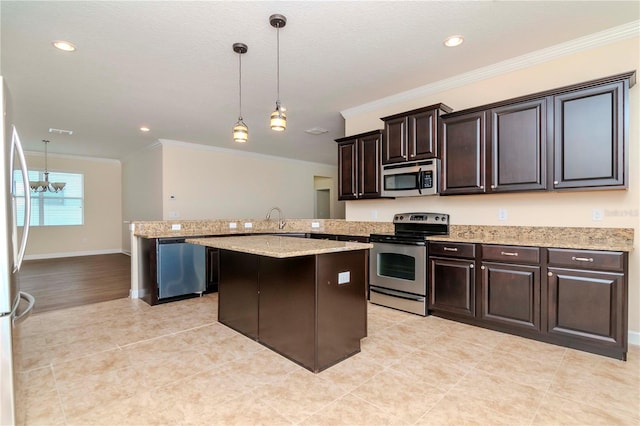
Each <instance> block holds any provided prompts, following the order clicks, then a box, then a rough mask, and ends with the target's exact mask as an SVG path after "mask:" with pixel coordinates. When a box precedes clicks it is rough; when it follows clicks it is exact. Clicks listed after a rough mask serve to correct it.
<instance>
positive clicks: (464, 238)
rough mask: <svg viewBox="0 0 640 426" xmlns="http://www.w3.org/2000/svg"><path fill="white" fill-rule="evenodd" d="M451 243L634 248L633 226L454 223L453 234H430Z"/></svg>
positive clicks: (614, 249) (429, 238) (610, 248)
mask: <svg viewBox="0 0 640 426" xmlns="http://www.w3.org/2000/svg"><path fill="white" fill-rule="evenodd" d="M427 239H428V240H429V241H443V242H450V243H455V242H458V243H481V244H504V245H512V246H530V247H554V248H574V249H583V250H608V251H627V252H630V251H633V229H632V228H582V227H551V226H482V225H451V227H450V229H449V235H435V236H431V237H427Z"/></svg>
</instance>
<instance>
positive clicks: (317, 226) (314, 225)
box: [311, 222, 320, 228]
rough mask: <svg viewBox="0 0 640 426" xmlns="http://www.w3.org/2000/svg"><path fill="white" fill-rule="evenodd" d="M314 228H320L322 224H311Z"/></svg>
mask: <svg viewBox="0 0 640 426" xmlns="http://www.w3.org/2000/svg"><path fill="white" fill-rule="evenodd" d="M311 227H312V228H320V222H311Z"/></svg>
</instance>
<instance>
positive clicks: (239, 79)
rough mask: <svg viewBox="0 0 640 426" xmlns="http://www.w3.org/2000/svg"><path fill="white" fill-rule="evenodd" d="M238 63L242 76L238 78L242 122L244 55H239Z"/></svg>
mask: <svg viewBox="0 0 640 426" xmlns="http://www.w3.org/2000/svg"><path fill="white" fill-rule="evenodd" d="M238 63H239V68H240V75H239V77H238V87H239V92H240V102H239V103H240V111H239V112H240V121H242V54H239V55H238Z"/></svg>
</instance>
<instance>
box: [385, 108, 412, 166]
mask: <svg viewBox="0 0 640 426" xmlns="http://www.w3.org/2000/svg"><path fill="white" fill-rule="evenodd" d="M403 161H407V117H399V118H393V119H390V120H386V121H385V122H384V142H383V147H382V164H391V163H402V162H403Z"/></svg>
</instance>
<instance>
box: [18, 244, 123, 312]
mask: <svg viewBox="0 0 640 426" xmlns="http://www.w3.org/2000/svg"><path fill="white" fill-rule="evenodd" d="M18 277H19V280H20V289H21V290H22V291H25V292H27V293H30V294H31V295H33V296H34V297H35V298H36V304H35V307H34V313H39V312H47V311H52V310H57V309H64V308H71V307H74V306H82V305H88V304H91V303H98V302H106V301H109V300H114V299H120V298H123V297H127V296H129V289H130V288H131V258H130V257H129V256H127V255H125V254H104V255H96V256H79V257H63V258H56V259H40V260H28V261H25V262H23V263H22V268H21V269H20V273H19V274H18Z"/></svg>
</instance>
